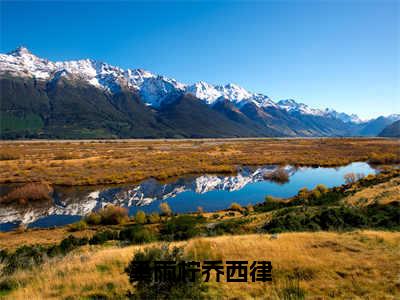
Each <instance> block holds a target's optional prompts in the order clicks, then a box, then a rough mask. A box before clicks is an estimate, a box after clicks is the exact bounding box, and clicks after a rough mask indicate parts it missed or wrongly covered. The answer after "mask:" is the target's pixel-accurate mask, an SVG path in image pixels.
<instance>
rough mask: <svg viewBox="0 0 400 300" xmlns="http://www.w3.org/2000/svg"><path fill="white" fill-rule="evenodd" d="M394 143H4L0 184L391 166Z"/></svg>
mask: <svg viewBox="0 0 400 300" xmlns="http://www.w3.org/2000/svg"><path fill="white" fill-rule="evenodd" d="M399 147H400V141H399V140H394V139H377V138H375V139H373V138H363V139H359V138H357V139H352V138H321V139H236V140H235V139H225V140H224V139H206V140H116V141H112V140H111V141H26V142H23V141H13V142H7V141H3V142H1V143H0V183H12V182H38V181H44V182H47V183H50V184H63V185H94V184H108V183H125V182H130V183H132V182H138V181H140V180H143V179H146V178H149V177H154V178H157V179H161V180H164V179H167V178H169V177H174V176H181V175H185V174H194V173H204V172H209V173H213V172H215V173H221V172H229V173H231V172H235V171H236V169H237V166H239V165H262V164H293V165H319V166H336V165H343V164H348V163H350V162H354V161H372V162H376V163H396V162H399V161H400V153H399Z"/></svg>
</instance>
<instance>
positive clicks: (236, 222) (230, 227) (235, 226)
mask: <svg viewBox="0 0 400 300" xmlns="http://www.w3.org/2000/svg"><path fill="white" fill-rule="evenodd" d="M251 221H252V219H251V218H247V219H232V220H226V221H222V222H220V223H218V224H216V225H215V226H214V227H213V228H210V229H209V230H208V235H210V236H215V235H223V234H226V233H229V234H243V233H246V232H247V231H248V230H247V229H245V228H243V225H245V224H248V223H250V222H251Z"/></svg>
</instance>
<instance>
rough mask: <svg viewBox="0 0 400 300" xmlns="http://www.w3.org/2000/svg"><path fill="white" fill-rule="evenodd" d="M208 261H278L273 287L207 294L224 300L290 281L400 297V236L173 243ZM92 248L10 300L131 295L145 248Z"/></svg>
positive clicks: (52, 264) (236, 286) (41, 274)
mask: <svg viewBox="0 0 400 300" xmlns="http://www.w3.org/2000/svg"><path fill="white" fill-rule="evenodd" d="M172 245H180V246H185V249H186V251H190V252H192V253H194V254H195V257H196V258H197V259H199V260H202V259H204V258H207V257H208V258H210V253H211V258H222V259H224V260H226V259H243V260H261V259H265V260H271V261H272V264H273V268H274V269H273V281H272V283H226V282H225V283H220V284H217V283H209V284H208V287H209V291H208V295H209V296H210V297H211V298H221V299H249V298H257V299H282V295H283V293H284V291H285V289H287V288H290V286H291V284H293V282H292V281H290V280H289V281H288V278H291V276H297V277H298V278H299V281H296V282H298V284H299V287H300V288H301V289H302V290H304V291H305V293H306V298H307V299H328V298H335V299H399V297H400V278H399V270H400V233H399V232H382V231H356V232H349V233H333V232H315V233H285V234H280V235H279V236H278V238H277V239H271V238H270V236H269V235H267V234H253V235H241V236H220V237H213V238H196V239H193V240H189V241H185V242H178V243H172ZM151 246H159V244H148V245H146V246H129V247H124V248H119V247H117V246H113V245H108V246H102V247H94V246H91V247H89V246H85V247H83V248H80V249H78V250H77V251H74V252H73V253H70V254H69V255H67V256H66V257H64V258H60V259H56V260H51V261H49V262H48V263H45V264H44V265H43V266H42V267H38V268H35V269H33V270H22V271H18V272H17V273H16V274H15V275H13V278H14V279H16V280H17V282H18V283H19V285H20V286H19V288H18V289H16V290H14V291H12V293H11V294H9V295H8V296H7V298H8V299H60V298H62V299H85V297H90V296H93V295H103V296H108V297H110V298H112V299H118V298H123V295H124V294H125V292H126V291H127V290H128V289H131V287H130V285H129V282H128V277H127V275H126V274H125V273H124V272H123V270H124V268H125V267H126V265H127V264H128V262H129V261H130V259H131V258H132V256H133V254H134V253H135V251H137V250H138V249H141V248H143V247H151Z"/></svg>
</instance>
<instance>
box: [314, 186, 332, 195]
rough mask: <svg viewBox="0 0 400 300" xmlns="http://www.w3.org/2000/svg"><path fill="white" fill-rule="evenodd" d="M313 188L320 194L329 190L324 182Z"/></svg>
mask: <svg viewBox="0 0 400 300" xmlns="http://www.w3.org/2000/svg"><path fill="white" fill-rule="evenodd" d="M315 190H317V191H319V192H320V193H321V194H325V193H327V192H328V191H329V189H328V188H327V187H326V185H324V184H318V185H317V186H316V187H315Z"/></svg>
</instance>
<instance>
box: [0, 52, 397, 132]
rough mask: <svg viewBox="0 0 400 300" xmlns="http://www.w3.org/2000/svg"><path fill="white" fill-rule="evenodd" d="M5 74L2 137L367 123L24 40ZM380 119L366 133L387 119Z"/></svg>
mask: <svg viewBox="0 0 400 300" xmlns="http://www.w3.org/2000/svg"><path fill="white" fill-rule="evenodd" d="M0 79H1V88H2V95H1V96H2V101H1V102H2V103H1V111H2V119H5V120H6V121H2V124H1V128H2V134H1V137H2V138H20V137H27V138H29V137H52V138H54V137H60V138H62V137H74V134H73V132H75V131H76V132H77V135H76V137H77V138H80V137H83V136H84V135H85V134H80V133H79V132H80V131H83V132H86V131H87V132H91V134H89V136H88V137H99V138H112V137H117V138H124V137H149V138H150V137H177V138H178V137H245V136H348V135H353V136H354V135H357V134H359V133H360V132H361V133H362V130H363V129H364V127H367V126H368V124H369V122H364V121H361V120H360V118H359V117H358V116H357V115H348V114H346V113H339V112H336V111H335V110H332V109H325V110H320V109H314V108H311V107H309V106H307V105H306V104H303V103H298V102H296V101H295V100H293V99H288V100H280V101H278V102H274V101H273V100H271V99H270V98H269V97H268V96H266V95H263V94H260V93H252V92H249V91H247V90H246V89H244V88H242V87H240V86H238V85H236V84H234V83H228V84H226V85H212V84H209V83H207V82H204V81H199V82H196V83H194V84H191V85H187V84H183V83H181V82H179V81H177V80H176V79H173V78H169V77H165V76H162V75H156V74H153V73H151V72H149V71H145V70H143V69H126V70H124V69H122V68H119V67H115V66H112V65H109V64H107V63H103V62H98V61H95V60H91V59H83V60H75V61H64V62H52V61H50V60H47V59H43V58H40V57H38V56H36V55H34V54H32V53H31V52H30V51H29V50H28V49H27V48H25V47H19V48H18V49H16V50H14V51H12V52H10V53H9V54H0ZM34 99H35V100H34ZM188 103H190V105H189V104H188ZM177 107H179V109H180V110H181V111H178V110H176V108H177ZM382 118H383V119H384V120H386V119H389V118H392V117H382ZM392 119H393V118H392ZM395 119H400V116H396V117H395ZM210 120H214V123H212V122H210ZM376 123H377V124H375V125H374V126H371V128H369V129H368V128H367V129H366V130H365V134H361V135H377V134H378V133H379V132H380V131H381V130H382V129H383V127H384V126H385V125H387V124H386V123H387V122H386V121H383V122H376ZM32 124H34V126H36V127H34V128H33V129H32ZM21 128H22V129H21ZM63 128H66V129H65V130H64V129H63ZM57 130H58V131H57ZM4 131H5V134H4ZM94 131H97V134H94V135H93V132H94Z"/></svg>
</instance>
